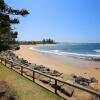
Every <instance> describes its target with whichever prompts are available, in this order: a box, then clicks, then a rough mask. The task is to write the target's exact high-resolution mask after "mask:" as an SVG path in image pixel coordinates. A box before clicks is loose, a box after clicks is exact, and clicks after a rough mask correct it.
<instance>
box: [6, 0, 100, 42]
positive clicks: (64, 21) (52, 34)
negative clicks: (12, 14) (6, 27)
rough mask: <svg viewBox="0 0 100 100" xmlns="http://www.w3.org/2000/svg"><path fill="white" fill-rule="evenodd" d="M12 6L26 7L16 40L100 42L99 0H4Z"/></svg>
mask: <svg viewBox="0 0 100 100" xmlns="http://www.w3.org/2000/svg"><path fill="white" fill-rule="evenodd" d="M5 1H6V3H7V4H8V5H10V6H11V7H13V8H16V9H22V8H24V9H27V10H28V11H29V12H30V14H29V15H28V16H26V17H24V18H23V17H20V16H16V17H17V18H19V19H20V24H19V25H15V26H13V27H16V30H17V31H18V32H19V35H18V40H27V41H28V40H42V39H43V38H52V39H54V40H55V41H58V42H92V43H93V42H99V43H100V0H5Z"/></svg>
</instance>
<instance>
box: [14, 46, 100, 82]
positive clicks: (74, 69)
mask: <svg viewBox="0 0 100 100" xmlns="http://www.w3.org/2000/svg"><path fill="white" fill-rule="evenodd" d="M33 46H34V45H21V46H20V50H18V51H14V53H15V54H17V55H18V56H19V57H20V58H24V59H26V60H28V61H29V62H31V63H35V64H38V65H44V66H46V67H48V68H50V69H53V70H57V71H59V72H61V73H65V74H76V75H81V76H84V77H86V78H89V77H95V78H96V79H97V80H98V82H99V83H100V78H99V75H100V62H94V61H86V60H84V59H76V58H72V57H66V61H65V62H66V63H65V62H63V60H62V61H61V59H56V58H57V56H53V57H52V55H48V54H45V53H40V52H37V51H33V50H31V49H29V48H30V47H33ZM58 58H59V57H58ZM80 66H84V67H80Z"/></svg>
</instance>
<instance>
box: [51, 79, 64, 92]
mask: <svg viewBox="0 0 100 100" xmlns="http://www.w3.org/2000/svg"><path fill="white" fill-rule="evenodd" d="M50 85H51V87H53V88H57V90H61V86H63V85H64V84H63V83H61V82H57V86H56V85H55V80H51V82H50Z"/></svg>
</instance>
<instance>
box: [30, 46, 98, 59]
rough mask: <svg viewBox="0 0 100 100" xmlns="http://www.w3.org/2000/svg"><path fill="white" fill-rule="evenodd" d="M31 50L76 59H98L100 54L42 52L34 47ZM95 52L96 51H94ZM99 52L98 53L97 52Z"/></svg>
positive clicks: (57, 51)
mask: <svg viewBox="0 0 100 100" xmlns="http://www.w3.org/2000/svg"><path fill="white" fill-rule="evenodd" d="M29 49H31V50H35V51H38V52H42V53H51V54H57V55H60V56H61V55H62V56H76V57H93V58H100V54H79V53H71V52H62V51H60V50H50V51H46V50H45V51H44V50H39V49H37V48H35V47H31V48H29ZM96 51H97V50H96ZM99 52H100V51H99Z"/></svg>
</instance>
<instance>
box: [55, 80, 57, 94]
mask: <svg viewBox="0 0 100 100" xmlns="http://www.w3.org/2000/svg"><path fill="white" fill-rule="evenodd" d="M55 94H57V80H56V79H55Z"/></svg>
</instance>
